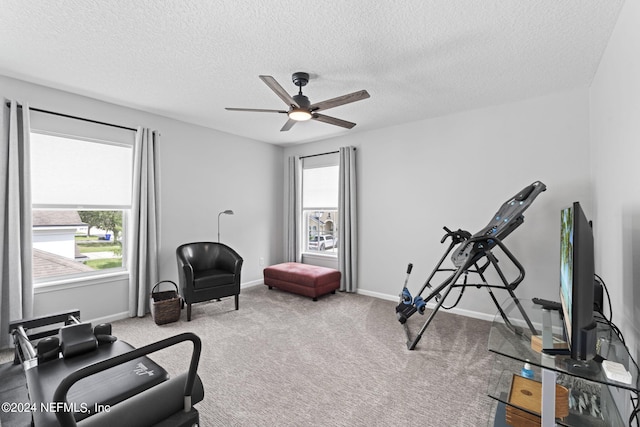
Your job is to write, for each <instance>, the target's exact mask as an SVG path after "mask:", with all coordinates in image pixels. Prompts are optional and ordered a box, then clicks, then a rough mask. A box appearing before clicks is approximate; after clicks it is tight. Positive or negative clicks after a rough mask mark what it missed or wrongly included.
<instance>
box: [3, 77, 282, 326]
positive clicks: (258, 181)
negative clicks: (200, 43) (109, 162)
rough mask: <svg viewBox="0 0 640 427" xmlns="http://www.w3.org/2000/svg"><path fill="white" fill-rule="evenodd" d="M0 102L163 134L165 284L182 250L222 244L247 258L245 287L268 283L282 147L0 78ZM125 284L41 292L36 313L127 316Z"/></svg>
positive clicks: (278, 250) (275, 247)
mask: <svg viewBox="0 0 640 427" xmlns="http://www.w3.org/2000/svg"><path fill="white" fill-rule="evenodd" d="M0 96H2V97H5V98H9V99H16V100H18V101H19V102H22V103H29V104H30V105H31V106H32V107H37V108H42V109H46V110H51V111H56V112H60V113H65V114H71V115H76V116H80V117H86V118H90V119H93V120H99V121H103V122H109V123H115V124H119V125H123V126H127V127H133V128H135V127H137V126H145V127H149V128H152V129H155V130H158V131H160V133H161V138H160V146H159V156H160V177H159V181H160V186H161V191H160V228H161V235H160V272H159V274H160V278H161V279H164V280H174V281H176V280H177V266H176V260H175V249H176V247H177V246H178V245H179V244H181V243H185V242H189V241H198V240H212V241H215V240H216V239H217V225H216V224H217V215H218V212H220V211H222V210H225V209H233V210H234V212H235V215H234V216H224V217H222V218H221V232H222V235H221V240H222V241H223V242H224V243H227V244H229V245H230V246H232V247H233V248H234V249H236V250H237V251H238V252H239V253H240V255H241V256H242V257H243V258H244V266H243V270H242V282H243V284H245V285H246V284H252V283H256V282H257V283H259V282H260V281H261V279H262V266H260V265H259V260H260V258H264V262H265V264H266V265H268V264H271V263H275V262H278V261H280V257H281V254H282V250H283V249H282V221H281V218H282V204H281V200H282V198H283V189H282V182H283V179H284V178H283V168H284V165H283V160H282V151H283V150H282V148H279V147H276V146H274V145H270V144H266V143H262V142H257V141H253V140H249V139H245V138H240V137H235V136H232V135H229V134H225V133H222V132H218V131H215V130H211V129H207V128H203V127H201V126H196V125H192V124H188V123H185V122H181V121H177V120H172V119H168V118H166V117H162V116H158V115H154V114H149V113H146V112H143V111H140V110H135V109H131V108H126V107H122V106H118V105H114V104H110V103H106V102H101V101H97V100H95V99H91V98H87V97H83V96H78V95H74V94H71V93H68V92H64V91H59V90H55V89H51V88H47V87H44V86H38V85H33V84H30V83H26V82H22V81H19V80H15V79H11V78H8V77H3V76H0ZM127 286H128V283H127V281H126V280H122V279H121V278H120V279H118V280H113V279H112V280H111V281H109V282H108V283H93V282H92V284H91V285H90V286H86V287H76V286H75V285H73V286H65V285H60V286H55V287H52V288H50V289H42V288H38V289H37V290H36V295H35V301H34V306H35V307H34V311H35V314H36V315H38V314H48V313H52V312H56V311H60V310H63V309H67V308H79V309H80V310H81V312H82V313H83V318H84V319H85V320H93V319H109V318H113V317H114V316H118V315H122V313H126V312H127V311H128V306H127V304H128V302H127Z"/></svg>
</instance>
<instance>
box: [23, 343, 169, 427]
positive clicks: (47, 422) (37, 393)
mask: <svg viewBox="0 0 640 427" xmlns="http://www.w3.org/2000/svg"><path fill="white" fill-rule="evenodd" d="M133 349H134V347H132V346H131V345H129V344H128V343H126V342H124V341H115V342H113V343H110V344H103V345H100V346H99V347H97V348H96V349H95V350H93V351H90V352H87V353H84V354H79V355H75V356H73V357H71V358H59V359H56V360H51V361H48V362H46V363H42V364H40V365H36V366H33V367H31V368H28V369H26V371H25V375H26V377H27V387H28V390H29V395H30V397H31V402H32V403H33V404H34V405H35V409H36V410H35V411H33V413H32V414H33V425H34V426H35V427H49V426H58V425H59V424H58V421H57V419H56V415H55V412H56V408H55V406H53V407H52V408H49V406H48V405H54V404H53V394H54V392H55V390H56V388H57V387H58V385H59V384H60V382H61V381H62V380H63V379H64V378H65V377H66V376H67V375H69V374H71V373H72V372H75V371H77V370H78V369H81V368H83V367H85V366H88V365H91V364H94V363H96V362H99V361H102V360H105V359H109V358H111V357H114V356H117V355H119V354H123V353H127V352H129V351H131V350H133ZM168 378H169V374H168V373H167V371H165V370H164V369H163V368H162V367H161V366H159V365H158V364H156V363H155V362H154V361H153V360H151V359H150V358H148V357H146V356H143V357H140V358H138V359H135V360H132V361H129V362H125V363H123V364H121V365H118V366H116V367H114V368H111V369H107V370H106V371H102V372H99V373H97V374H95V375H92V376H90V377H87V378H83V379H81V380H79V381H78V382H77V383H76V384H74V385H73V386H72V387H71V389H70V390H69V393H68V394H67V402H69V407H71V408H72V409H74V411H73V412H75V413H74V417H75V419H76V421H80V420H82V419H84V418H87V417H89V416H90V415H92V414H93V413H94V412H95V410H96V408H97V406H96V405H109V406H112V405H115V404H116V403H119V402H122V401H124V400H126V399H129V398H130V397H132V396H134V395H136V394H138V393H140V392H142V391H144V390H147V389H149V388H151V387H154V386H156V385H158V384H160V383H162V382H164V381H166V380H167V379H168ZM61 410H62V408H58V409H57V411H61Z"/></svg>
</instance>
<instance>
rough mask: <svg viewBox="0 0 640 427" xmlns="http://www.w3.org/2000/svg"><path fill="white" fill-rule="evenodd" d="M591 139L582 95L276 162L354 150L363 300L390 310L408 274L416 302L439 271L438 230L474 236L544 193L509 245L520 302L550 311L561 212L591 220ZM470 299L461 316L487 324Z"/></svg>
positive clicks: (323, 145)
mask: <svg viewBox="0 0 640 427" xmlns="http://www.w3.org/2000/svg"><path fill="white" fill-rule="evenodd" d="M588 129H589V125H588V93H587V89H586V88H585V89H582V90H574V91H570V92H565V93H559V94H554V95H549V96H545V97H540V98H535V99H530V100H526V101H522V102H517V103H512V104H508V105H501V106H496V107H490V108H484V109H479V110H474V111H468V112H463V113H459V114H454V115H450V116H446V117H440V118H435V119H430V120H423V121H419V122H415V123H410V124H405V125H402V126H396V127H392V128H387V129H382V130H377V131H371V132H366V133H359V134H353V135H352V136H350V135H347V136H345V137H341V138H335V139H332V140H328V141H321V142H317V143H312V144H304V145H300V146H295V147H289V148H286V149H285V152H284V155H285V158H286V157H287V156H290V155H294V154H299V155H307V154H313V153H320V152H326V151H331V150H335V149H337V148H338V147H340V146H345V145H353V146H356V147H357V151H356V156H357V169H358V171H357V177H358V186H359V189H358V190H359V200H358V202H359V206H358V209H359V242H358V243H359V248H360V252H359V253H360V259H359V270H358V271H359V291H360V292H362V293H366V294H370V295H376V296H380V297H384V298H389V299H394V300H395V299H396V298H397V295H398V294H399V292H400V290H401V288H402V284H403V281H404V277H405V271H406V265H407V264H408V263H409V262H412V263H413V264H414V269H413V273H412V275H411V279H410V283H409V288H410V289H411V290H413V291H414V292H415V291H417V290H418V289H419V288H420V287H421V286H422V284H423V283H424V281H425V280H426V278H427V276H428V274H429V273H430V272H431V270H432V269H433V268H434V267H435V265H436V263H437V261H438V260H439V259H440V257H441V256H442V254H443V252H444V250H445V249H446V247H445V245H441V244H440V239H441V237H442V236H443V235H444V233H445V232H444V231H443V229H442V227H443V226H448V227H449V228H451V229H457V228H463V229H466V230H468V231H470V232H471V233H475V232H476V231H478V230H480V229H481V228H482V227H484V226H485V225H486V224H487V223H489V221H490V220H491V218H492V215H493V214H494V213H495V212H496V211H497V210H498V209H499V208H500V206H501V205H502V204H503V203H504V202H505V201H507V200H508V199H509V198H510V197H512V196H513V195H515V194H516V193H517V192H518V191H519V190H521V189H522V188H524V187H525V186H527V185H529V184H531V183H532V182H534V181H536V180H540V181H542V182H544V183H545V184H546V185H547V187H548V190H547V191H546V192H544V193H542V194H541V195H540V196H539V197H538V199H536V201H535V202H534V203H533V205H532V206H531V207H530V208H529V210H528V211H526V212H525V223H524V224H523V225H522V226H521V227H520V228H519V229H517V230H516V231H515V232H514V233H513V234H512V235H511V236H509V237H508V238H507V239H506V241H505V244H506V245H507V246H508V247H509V249H510V250H511V251H512V252H513V253H514V255H515V256H516V257H518V259H519V260H520V262H521V263H522V264H523V265H524V267H525V269H526V278H525V281H524V282H523V284H522V285H520V287H519V288H518V289H517V291H516V293H517V294H518V296H519V297H521V298H531V297H535V296H538V297H542V298H549V299H557V294H558V276H559V261H558V259H559V224H560V210H561V208H562V207H565V206H567V205H569V204H570V203H571V202H573V201H575V200H579V201H581V202H583V204H584V205H585V206H586V210H587V215H589V214H590V213H591V197H590V193H591V192H590V189H591V186H590V175H589V162H590V156H589V134H588ZM503 258H504V257H503ZM447 262H448V261H447ZM505 264H508V262H507V261H506V259H505V262H501V267H504V268H506V267H505ZM445 266H451V263H449V264H447V263H445ZM507 271H510V270H507ZM510 277H514V276H510ZM455 292H457V291H455ZM466 292H467V293H466V294H465V296H464V297H463V299H462V301H461V303H460V305H459V308H460V309H461V311H462V312H466V313H467V314H472V315H475V316H481V317H482V316H485V317H492V316H493V315H494V314H495V312H496V310H495V307H494V305H493V303H491V301H490V299H489V297H488V294H487V292H486V291H485V290H482V289H481V290H477V289H475V288H473V289H468V290H467V291H466ZM452 295H453V296H455V295H457V294H455V293H454V294H452ZM503 297H506V294H505V293H504V292H502V294H501V295H498V298H499V299H501V298H503ZM451 301H453V298H452V299H451Z"/></svg>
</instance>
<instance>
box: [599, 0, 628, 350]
mask: <svg viewBox="0 0 640 427" xmlns="http://www.w3.org/2000/svg"><path fill="white" fill-rule="evenodd" d="M638 22H640V3H639V2H637V1H627V2H625V4H624V6H623V9H622V11H621V12H620V17H619V18H618V23H617V25H616V27H615V29H614V31H613V34H612V36H611V40H610V41H609V45H608V47H607V49H606V51H605V54H604V55H603V58H602V61H601V63H600V66H599V69H598V72H597V74H596V76H595V78H594V81H593V83H592V86H591V90H590V105H591V111H590V123H591V129H590V130H591V140H592V150H593V160H594V161H593V177H594V178H593V181H594V184H595V185H594V195H595V200H596V205H595V221H594V222H595V232H596V257H597V264H596V271H598V272H600V274H601V276H602V277H603V278H604V280H605V283H606V284H607V286H608V289H609V292H610V293H611V299H612V305H613V322H614V323H615V324H617V325H618V326H619V327H620V328H621V329H622V331H623V333H624V335H625V339H626V341H627V343H628V345H629V347H630V349H631V350H632V354H634V355H635V358H636V360H638V359H639V358H640V347H639V342H640V327H639V325H640V191H639V189H638V183H639V182H640V168H639V167H638V160H639V159H640V57H639V56H638V52H640V27H639V26H638V25H637V24H638Z"/></svg>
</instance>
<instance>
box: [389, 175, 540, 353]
mask: <svg viewBox="0 0 640 427" xmlns="http://www.w3.org/2000/svg"><path fill="white" fill-rule="evenodd" d="M546 189H547V187H546V186H545V185H544V184H543V183H542V182H540V181H535V182H534V183H533V184H531V185H529V186H527V187H525V188H524V189H522V191H520V192H519V193H518V194H516V195H515V196H514V197H512V198H511V199H509V200H507V201H506V202H505V203H504V204H503V205H502V207H501V208H500V209H499V210H498V212H497V213H496V214H495V215H494V216H493V218H492V220H491V222H489V224H488V225H487V226H486V227H484V228H483V229H482V230H480V231H479V232H477V233H476V234H474V235H471V233H469V232H468V231H464V230H461V229H458V230H457V231H451V230H449V229H448V228H447V227H444V229H445V231H446V232H447V233H446V234H445V235H444V237H443V238H442V240H441V241H440V243H444V242H445V241H446V240H447V238H449V237H450V238H451V243H450V244H449V247H448V248H447V250H446V251H445V253H444V255H442V258H440V261H439V262H438V264H437V265H436V267H435V268H434V269H433V271H432V272H431V274H430V275H429V277H428V278H427V280H426V282H425V283H424V285H423V286H422V288H421V289H420V292H418V294H417V295H416V297H412V296H411V293H410V292H409V290H408V289H407V283H408V281H409V275H410V274H411V269H412V267H413V265H412V264H409V266H408V268H407V276H406V279H405V282H404V286H403V288H402V292H401V293H400V301H399V303H398V305H397V306H396V317H397V318H398V321H399V322H400V323H401V324H402V326H403V327H404V330H405V333H406V335H407V348H408V349H409V350H414V349H415V348H416V345H417V344H418V342H419V341H420V339H421V338H422V335H423V334H424V332H425V331H426V329H427V327H428V326H429V324H430V323H431V321H432V320H433V318H434V316H435V315H436V313H437V312H438V310H439V309H440V308H445V309H451V308H453V307H455V306H456V305H457V304H458V302H459V301H460V299H461V297H462V295H463V293H464V290H465V288H466V287H467V286H475V287H477V288H481V287H484V288H485V289H487V291H488V292H489V295H490V296H491V299H492V300H493V302H494V304H495V305H496V307H497V308H498V312H499V313H500V316H501V317H502V318H503V319H504V322H505V324H506V325H507V326H508V327H509V328H511V329H512V330H513V331H514V332H516V333H521V332H522V330H521V328H520V327H519V326H516V325H513V324H512V323H511V321H509V319H508V317H507V315H506V314H505V312H504V310H502V307H500V303H499V302H498V300H497V299H496V296H495V295H494V293H493V292H492V289H501V290H506V291H507V292H508V293H509V295H510V296H511V298H512V299H513V301H514V302H515V304H516V306H517V307H518V310H519V311H520V313H521V314H522V317H523V319H524V321H525V322H526V323H527V326H528V327H529V329H531V331H532V333H533V334H534V335H535V334H536V333H537V332H536V329H535V328H534V326H533V324H532V323H531V320H529V317H528V316H527V314H526V313H525V311H524V310H523V309H522V306H521V305H520V301H519V300H518V298H517V297H516V295H515V293H514V292H513V291H514V290H515V289H516V287H517V286H518V285H519V284H520V282H522V280H523V279H524V273H525V271H524V268H523V267H522V265H521V264H520V263H519V262H518V260H517V259H516V258H515V257H514V256H513V254H512V253H511V252H510V251H509V250H508V249H507V248H506V246H505V245H504V244H503V243H502V241H503V240H504V239H505V237H507V236H508V235H509V234H511V232H512V231H513V230H515V229H516V228H517V227H519V226H520V225H521V224H522V223H523V222H524V216H523V215H522V214H523V212H524V211H525V210H526V209H527V208H528V207H529V206H530V205H531V203H532V202H533V201H534V200H535V198H536V197H537V196H538V194H540V193H541V192H543V191H545V190H546ZM456 246H457V248H456ZM496 246H497V247H498V248H500V250H501V251H502V252H503V253H504V254H505V255H506V256H507V258H508V259H509V260H510V261H511V262H512V263H513V265H514V266H515V267H516V269H517V270H518V277H517V278H516V279H515V280H513V281H511V282H509V280H508V279H507V278H506V276H505V275H504V273H503V271H502V270H501V269H500V267H499V266H498V260H497V258H496V257H495V255H494V254H493V251H492V250H493V249H494V248H495V247H496ZM454 248H456V249H455V250H454ZM452 251H453V254H452V255H451V261H452V262H453V265H454V267H455V268H441V266H442V263H443V262H444V260H445V259H446V258H447V256H448V255H449V254H450V253H451V252H452ZM483 259H484V260H485V262H484V264H482V265H479V262H480V261H482V260H483ZM489 266H492V267H493V268H494V269H495V270H496V272H497V274H498V277H499V278H500V281H501V283H500V284H497V285H491V284H489V283H487V280H486V278H485V271H486V270H487V268H488V267H489ZM439 272H447V273H450V274H449V276H448V277H447V278H446V279H445V280H444V281H443V282H442V283H440V284H439V285H437V286H435V287H434V286H433V285H432V284H431V280H432V279H433V277H434V276H435V275H436V273H439ZM468 273H474V274H477V275H478V277H479V279H480V281H481V282H480V283H468ZM461 276H464V277H463V281H462V283H458V280H459V279H460V278H461ZM427 288H429V290H430V291H431V293H430V294H429V295H428V296H426V297H422V293H423V292H424V291H425V290H426V289H427ZM453 288H461V289H460V294H459V296H458V299H457V300H456V302H455V303H454V304H453V306H451V307H444V306H443V305H442V304H443V303H444V300H445V299H446V298H447V296H448V295H449V292H451V290H452V289H453ZM432 299H435V301H436V305H435V307H434V308H433V311H432V312H431V313H430V314H429V316H428V317H427V320H426V321H425V323H424V325H423V326H422V328H420V331H419V332H418V334H417V335H416V336H415V337H413V338H412V337H411V332H410V331H409V327H408V325H407V319H409V317H411V316H412V315H413V314H415V313H416V312H418V313H420V314H424V313H425V309H426V304H427V303H428V302H429V301H431V300H432Z"/></svg>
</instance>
